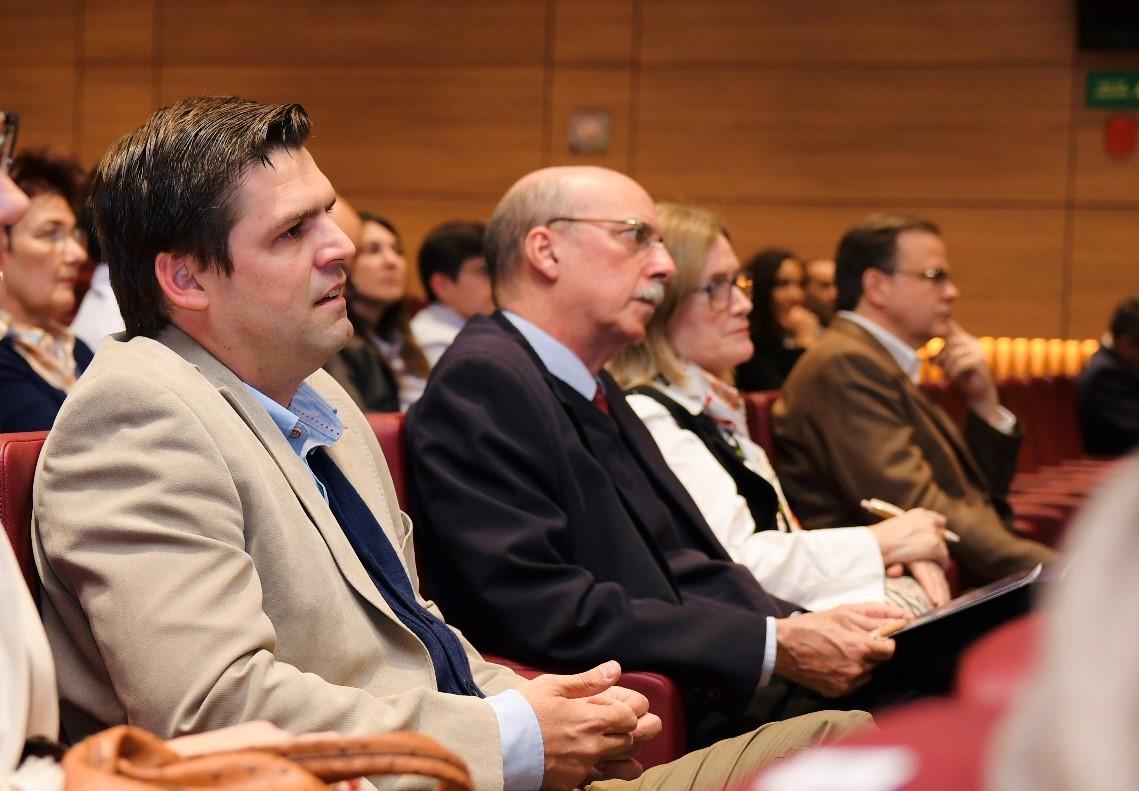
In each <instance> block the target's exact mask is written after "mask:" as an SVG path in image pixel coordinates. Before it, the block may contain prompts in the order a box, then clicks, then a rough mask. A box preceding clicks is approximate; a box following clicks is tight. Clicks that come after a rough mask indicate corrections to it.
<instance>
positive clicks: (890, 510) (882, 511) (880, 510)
mask: <svg viewBox="0 0 1139 791" xmlns="http://www.w3.org/2000/svg"><path fill="white" fill-rule="evenodd" d="M859 505H861V506H862V507H863V508H865V509H866V510H867V511H869V512H870V513H872V514H874V515H875V516H880V517H882V518H883V519H889V518H891V517H894V516H901V515H902V514H904V513H905V511H903V510H902V509H901V508H899V507H898V506H896V505H894V504H893V503H888V502H886V501H885V500H879V499H878V498H877V497H871V498H869V499H867V500H863V501H862V502H860V503H859ZM942 534H943V535H944V536H945V540H946V541H951V542H953V543H954V544H956V543H957V542H959V541H960V540H961V536H959V535H957V534H956V533H954V532H953V531H952V530H950V529H949V528H942Z"/></svg>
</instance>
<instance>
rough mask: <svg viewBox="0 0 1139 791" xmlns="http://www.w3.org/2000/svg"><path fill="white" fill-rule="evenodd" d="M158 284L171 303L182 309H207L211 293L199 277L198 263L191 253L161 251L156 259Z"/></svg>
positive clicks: (155, 267)
mask: <svg viewBox="0 0 1139 791" xmlns="http://www.w3.org/2000/svg"><path fill="white" fill-rule="evenodd" d="M154 274H155V277H157V278H158V286H159V288H161V289H162V293H163V294H165V295H166V299H168V300H169V301H170V305H171V306H172V307H175V308H181V309H182V310H195V311H198V310H205V309H206V307H207V306H208V305H209V304H210V297H209V294H207V293H206V290H205V289H204V288H202V284H201V282H200V281H199V279H198V263H197V261H196V260H195V259H194V258H193V257H192V256H189V255H177V254H175V253H159V254H158V255H157V256H156V257H155V259H154Z"/></svg>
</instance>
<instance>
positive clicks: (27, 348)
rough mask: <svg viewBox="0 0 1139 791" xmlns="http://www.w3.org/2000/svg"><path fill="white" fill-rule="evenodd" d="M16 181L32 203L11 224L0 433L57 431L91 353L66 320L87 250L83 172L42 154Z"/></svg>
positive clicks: (3, 287)
mask: <svg viewBox="0 0 1139 791" xmlns="http://www.w3.org/2000/svg"><path fill="white" fill-rule="evenodd" d="M11 177H12V180H13V181H14V182H15V185H16V186H17V187H19V189H21V190H22V191H23V192H24V193H25V194H26V195H27V196H28V198H29V199H30V202H29V204H28V209H27V211H26V212H25V213H24V214H23V216H22V217H21V218H20V219H19V220H17V221H16V222H14V223H11V224H10V225H9V226H8V233H7V238H6V239H5V240H4V248H5V249H4V258H5V264H4V269H3V270H2V272H3V275H2V276H3V280H0V432H12V431H40V430H45V429H49V428H51V425H52V423H54V422H55V416H56V413H57V412H59V408H60V406H62V405H63V399H64V398H65V397H66V396H67V391H68V390H70V389H71V386H72V385H73V384H75V380H76V379H77V378H78V376H79V374H81V373H83V371H84V369H86V367H87V365H88V363H90V362H91V356H92V355H91V350H90V349H89V348H88V347H87V345H86V344H85V343H83V342H82V341H80V340H78V339H77V338H76V337H75V336H74V335H73V334H72V333H71V331H70V330H69V329H68V328H67V327H65V326H64V325H63V324H61V323H60V319H61V318H63V317H64V316H66V315H67V314H69V313H70V312H71V310H72V309H73V308H74V307H75V281H76V279H77V277H78V275H79V267H80V265H81V264H82V263H83V262H84V261H85V260H86V259H87V252H86V250H85V249H84V248H83V245H82V244H81V243H80V241H79V238H78V237H79V234H78V232H77V230H76V219H75V208H76V206H77V205H78V203H79V201H80V199H81V197H82V194H83V171H82V169H81V168H80V167H79V165H78V164H77V163H75V162H74V161H72V160H70V159H64V158H59V157H52V156H48V155H46V154H40V153H25V154H21V155H20V156H18V157H16V158H15V161H14V163H13V165H12V171H11Z"/></svg>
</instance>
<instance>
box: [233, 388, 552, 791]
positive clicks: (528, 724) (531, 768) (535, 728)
mask: <svg viewBox="0 0 1139 791" xmlns="http://www.w3.org/2000/svg"><path fill="white" fill-rule="evenodd" d="M245 386H246V387H248V388H249V392H250V393H252V394H253V397H254V398H256V399H257V400H258V402H260V404H261V405H262V406H263V407H265V411H267V412H268V413H269V417H271V418H272V419H273V422H274V423H275V424H276V425H277V428H279V429H280V430H281V433H282V434H283V435H284V436H285V439H286V440H287V441H288V443H289V445H290V447H292V449H293V452H294V453H296V454H297V456H298V457H300V459H301V461H303V462H304V463H305V468H306V469H308V471H309V475H311V476H312V480H313V483H315V484H316V487H317V489H319V490H320V493H321V496H323V497H324V499H325V502H327V501H328V495H327V494H326V493H325V491H324V486H323V484H321V482H320V481H319V480H317V478H316V476H315V475H313V472H312V468H311V467H309V464H308V454H309V453H310V452H311V451H312V450H313V449H315V448H318V447H322V446H324V447H327V446H329V445H331V444H332V443H334V442H336V440H338V439H340V435H341V434H342V433H343V432H344V424H343V423H341V422H340V418H339V417H337V416H336V410H335V409H333V408H332V405H331V404H329V403H328V401H326V400H325V399H324V397H323V396H321V394H320V393H318V392H317V391H316V389H315V388H314V387H313V386H312V385H310V384H309V383H308V382H305V383H304V384H302V385H301V387H300V389H299V390H297V392H296V394H295V395H294V396H293V400H292V402H290V404H289V407H287V408H286V407H283V406H281V405H280V404H278V403H277V402H276V401H274V400H273V399H271V398H269V396H267V395H265V394H264V393H262V392H260V391H259V390H257V389H256V388H254V387H252V386H251V385H249V384H246V385H245ZM484 700H485V701H486V702H487V703H489V704H490V707H491V708H492V709H494V714H495V717H497V718H498V732H499V736H500V738H501V740H502V776H503V791H537V790H538V789H539V788H540V787H541V785H542V776H543V774H544V773H545V762H546V753H545V747H544V746H543V744H542V728H541V726H540V725H539V724H538V717H537V715H536V714H535V713H534V709H533V708H532V707H531V706H530V703H529V701H527V700H526V698H524V697H522V694H521V693H520V692H518V691H517V690H513V689H508V690H506V691H505V692H500V693H498V694H497V695H490V696H488V697H486V698H484Z"/></svg>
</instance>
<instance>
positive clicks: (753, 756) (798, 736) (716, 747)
mask: <svg viewBox="0 0 1139 791" xmlns="http://www.w3.org/2000/svg"><path fill="white" fill-rule="evenodd" d="M873 722H874V721H873V720H872V719H871V718H870V715H869V714H867V713H866V712H864V711H819V712H815V713H814V714H804V715H803V716H801V717H792V718H791V719H789V720H783V721H781V722H772V723H768V724H767V725H764V726H763V727H762V728H758V729H757V730H754V731H751V732H749V733H745V734H743V735H741V736H736V737H735V738H734V739H724V740H723V741H722V742H716V743H715V744H713V745H712V746H711V747H705V748H704V749H703V750H697V751H696V752H691V753H689V754H688V755H685V756H684V757H682V758H678V759H676V760H675V761H673V762H672V763H668V764H662V765H660V766H654V767H653V768H652V769H649V770H648V771H647V772H645V773H644V774H642V775H641V776H640V777H638V778H637V779H636V780H600V781H598V782H596V783H591V784H590V785H589V791H723V789H730V788H735V787H737V786H739V785H740V784H741V783H743V782H744V781H745V780H748V779H750V778H751V777H752V776H753V775H755V774H756V773H757V772H758V771H759V770H760V769H762V768H763V767H764V766H767V765H768V764H770V763H773V762H774V761H777V760H779V759H780V758H785V757H786V756H788V755H792V754H794V753H796V752H798V751H800V750H802V749H804V748H806V747H811V746H814V745H816V744H821V743H823V742H833V741H835V740H837V739H841V738H842V737H843V736H846V735H847V734H849V733H851V732H852V731H855V730H860V729H864V728H867V727H871V726H872V724H873Z"/></svg>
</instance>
